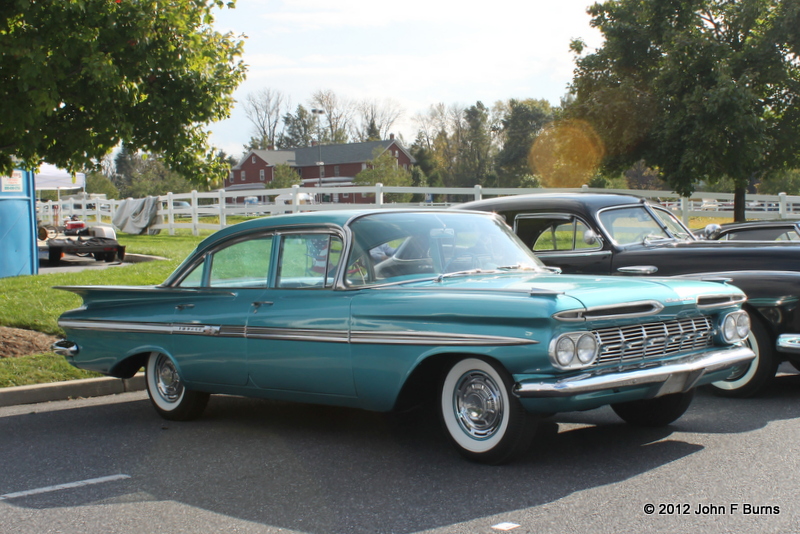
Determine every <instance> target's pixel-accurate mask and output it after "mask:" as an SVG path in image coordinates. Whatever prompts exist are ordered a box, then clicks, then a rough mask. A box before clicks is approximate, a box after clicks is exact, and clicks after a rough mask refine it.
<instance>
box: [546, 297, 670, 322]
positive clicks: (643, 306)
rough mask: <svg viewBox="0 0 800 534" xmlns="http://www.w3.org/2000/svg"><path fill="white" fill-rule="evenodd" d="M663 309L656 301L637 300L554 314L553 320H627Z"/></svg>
mask: <svg viewBox="0 0 800 534" xmlns="http://www.w3.org/2000/svg"><path fill="white" fill-rule="evenodd" d="M663 309H664V305H663V304H662V303H660V302H659V301H657V300H639V301H636V302H626V303H623V304H614V305H613V306H596V307H594V308H581V309H577V310H566V311H561V312H558V313H554V314H553V319H557V320H559V321H567V322H579V321H586V320H587V319H592V320H596V319H622V318H625V319H627V318H632V317H647V316H648V315H656V314H658V313H660V312H661V310H663ZM626 310H627V311H626Z"/></svg>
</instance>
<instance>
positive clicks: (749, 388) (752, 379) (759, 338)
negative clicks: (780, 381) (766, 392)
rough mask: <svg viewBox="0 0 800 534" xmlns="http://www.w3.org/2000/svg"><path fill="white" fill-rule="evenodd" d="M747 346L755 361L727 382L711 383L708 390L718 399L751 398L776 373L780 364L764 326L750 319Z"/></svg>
mask: <svg viewBox="0 0 800 534" xmlns="http://www.w3.org/2000/svg"><path fill="white" fill-rule="evenodd" d="M746 343H747V346H748V347H750V349H751V350H752V351H753V352H755V354H756V357H755V359H754V360H753V361H752V362H750V363H749V364H745V365H742V366H740V367H739V368H738V369H737V370H736V371H735V372H734V374H733V375H732V376H731V377H730V378H728V379H727V380H720V381H719V382H712V383H711V384H709V385H708V388H709V389H710V390H711V391H712V392H713V393H714V394H715V395H719V396H720V397H738V398H744V397H752V396H753V395H756V394H757V393H759V392H760V391H762V390H763V389H764V388H765V387H766V386H767V384H769V382H770V381H771V380H772V378H773V377H774V376H775V373H777V372H778V364H779V363H780V362H779V361H778V359H777V358H776V357H775V351H774V350H773V349H772V342H771V341H770V336H769V334H768V333H767V330H766V329H765V328H764V326H763V325H762V324H761V323H760V322H759V321H758V320H757V319H755V318H752V320H751V325H750V335H748V336H747V342H746Z"/></svg>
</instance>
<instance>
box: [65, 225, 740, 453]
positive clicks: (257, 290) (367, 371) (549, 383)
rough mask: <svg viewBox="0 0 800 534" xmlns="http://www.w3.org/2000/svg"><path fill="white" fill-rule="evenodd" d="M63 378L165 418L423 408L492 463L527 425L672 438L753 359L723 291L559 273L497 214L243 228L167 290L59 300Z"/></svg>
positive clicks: (519, 446) (526, 432) (88, 292)
mask: <svg viewBox="0 0 800 534" xmlns="http://www.w3.org/2000/svg"><path fill="white" fill-rule="evenodd" d="M59 289H64V290H67V291H72V292H74V293H77V294H78V295H80V296H81V297H82V298H83V301H84V305H83V306H82V307H80V308H78V309H75V310H71V311H68V312H66V313H64V314H63V315H62V316H61V318H60V320H59V324H60V325H61V327H62V328H63V329H64V330H65V331H66V333H67V339H65V340H62V341H59V342H58V343H57V344H56V346H55V349H56V350H57V352H59V353H61V354H63V355H64V356H66V358H67V359H68V360H69V362H70V363H72V364H73V365H75V366H77V367H80V368H82V369H90V370H94V371H99V372H101V373H104V374H107V375H110V376H116V377H130V376H132V375H133V374H134V373H136V372H137V371H138V370H139V369H140V368H142V367H144V368H145V373H146V378H147V380H146V382H147V389H148V392H149V394H150V399H151V401H152V404H153V406H154V407H155V409H156V410H157V411H158V413H159V414H161V416H163V417H165V418H167V419H173V420H175V419H177V420H186V419H192V418H196V417H198V416H200V414H201V413H202V411H203V409H204V408H205V406H206V403H207V402H208V398H209V394H212V393H223V394H233V395H245V396H251V397H264V398H270V399H282V400H289V401H302V402H310V403H319V404H333V405H338V406H351V407H360V408H364V409H368V410H379V411H389V410H394V409H400V408H405V407H408V406H410V405H414V404H416V403H419V402H420V401H421V400H424V399H429V398H431V396H433V397H435V399H436V400H435V406H436V407H437V410H438V411H439V414H440V416H441V420H442V423H443V427H444V429H445V431H446V433H447V435H448V436H449V437H450V440H451V441H452V443H453V444H454V445H455V446H456V448H457V449H458V450H459V451H460V452H461V453H462V454H463V455H464V456H466V457H467V458H469V459H472V460H475V461H479V462H485V463H492V464H494V463H501V462H505V461H508V460H510V459H511V458H513V457H514V456H516V455H518V454H519V453H521V452H524V451H525V450H526V448H527V447H528V446H529V445H530V443H531V440H532V438H533V435H534V431H535V429H536V425H537V420H538V419H539V418H541V417H543V416H544V415H546V414H552V413H555V412H562V411H571V410H586V409H591V408H597V407H600V406H604V405H607V404H610V405H611V406H612V407H613V409H614V410H615V411H616V413H617V414H619V416H620V417H622V419H624V420H625V421H627V422H628V423H631V424H636V425H650V426H653V425H666V424H669V423H671V422H673V421H674V420H676V419H677V418H679V417H680V416H681V415H682V414H683V413H684V411H685V410H686V409H687V407H688V406H689V404H690V402H691V399H692V394H693V391H694V388H695V387H696V386H699V385H702V384H706V383H709V382H712V381H717V380H724V379H725V378H726V377H728V376H729V375H730V374H731V373H732V372H735V371H736V368H737V367H740V366H742V365H747V364H748V363H749V362H750V361H751V360H752V358H753V352H752V351H751V350H750V349H749V348H747V347H746V346H745V345H744V344H743V342H742V340H744V339H746V338H747V335H748V332H749V319H748V316H747V314H746V313H744V312H742V311H741V309H740V306H741V303H742V302H743V301H744V298H745V297H744V295H743V294H742V292H741V291H739V290H738V289H737V288H736V287H733V286H730V285H727V284H726V283H725V282H724V281H719V282H701V281H694V280H677V279H643V278H627V277H626V278H622V277H599V276H591V277H589V276H567V275H562V274H559V273H558V272H557V271H555V270H553V269H550V268H546V267H544V266H543V265H542V263H541V262H540V261H539V260H537V259H536V257H535V256H534V255H533V254H532V253H531V252H530V250H528V249H527V247H525V245H523V244H522V243H521V242H520V241H519V240H518V238H517V237H516V236H515V235H514V233H513V232H512V231H511V229H510V228H509V227H508V226H507V225H506V224H505V223H504V222H503V221H502V220H501V219H500V218H499V217H498V216H496V215H493V214H488V213H472V212H459V211H429V210H426V211H421V210H413V211H412V210H380V211H377V210H371V211H332V212H317V213H304V214H298V215H280V216H275V217H269V218H263V219H258V220H252V221H248V222H245V223H241V224H238V225H236V226H232V227H229V228H226V229H224V230H221V231H219V232H217V233H216V234H214V235H212V236H211V237H209V238H207V239H206V240H204V241H203V242H202V243H201V244H200V245H199V246H198V247H197V250H195V251H194V252H193V253H192V254H191V255H190V256H189V257H188V258H187V259H186V260H185V261H184V262H183V264H182V265H181V266H180V267H178V269H177V270H176V271H175V272H174V273H173V274H172V275H171V276H170V277H169V278H168V279H167V280H166V281H165V282H164V283H163V284H161V285H158V286H148V287H60V288H59Z"/></svg>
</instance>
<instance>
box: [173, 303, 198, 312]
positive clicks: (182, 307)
mask: <svg viewBox="0 0 800 534" xmlns="http://www.w3.org/2000/svg"><path fill="white" fill-rule="evenodd" d="M187 308H194V304H178V305H177V306H175V309H176V310H180V311H183V310H185V309H187Z"/></svg>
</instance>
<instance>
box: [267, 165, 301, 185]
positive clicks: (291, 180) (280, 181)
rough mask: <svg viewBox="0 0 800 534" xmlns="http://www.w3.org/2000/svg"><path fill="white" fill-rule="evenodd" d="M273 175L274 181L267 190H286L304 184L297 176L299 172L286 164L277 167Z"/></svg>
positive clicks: (269, 183)
mask: <svg viewBox="0 0 800 534" xmlns="http://www.w3.org/2000/svg"><path fill="white" fill-rule="evenodd" d="M273 173H274V174H273V175H272V181H271V182H268V183H267V185H266V187H267V189H286V188H288V187H292V186H293V185H302V183H303V179H302V178H301V177H300V175H299V174H297V171H295V170H294V169H292V168H291V167H290V166H289V165H287V164H286V163H281V164H279V165H276V166H275V169H274V170H273Z"/></svg>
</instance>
